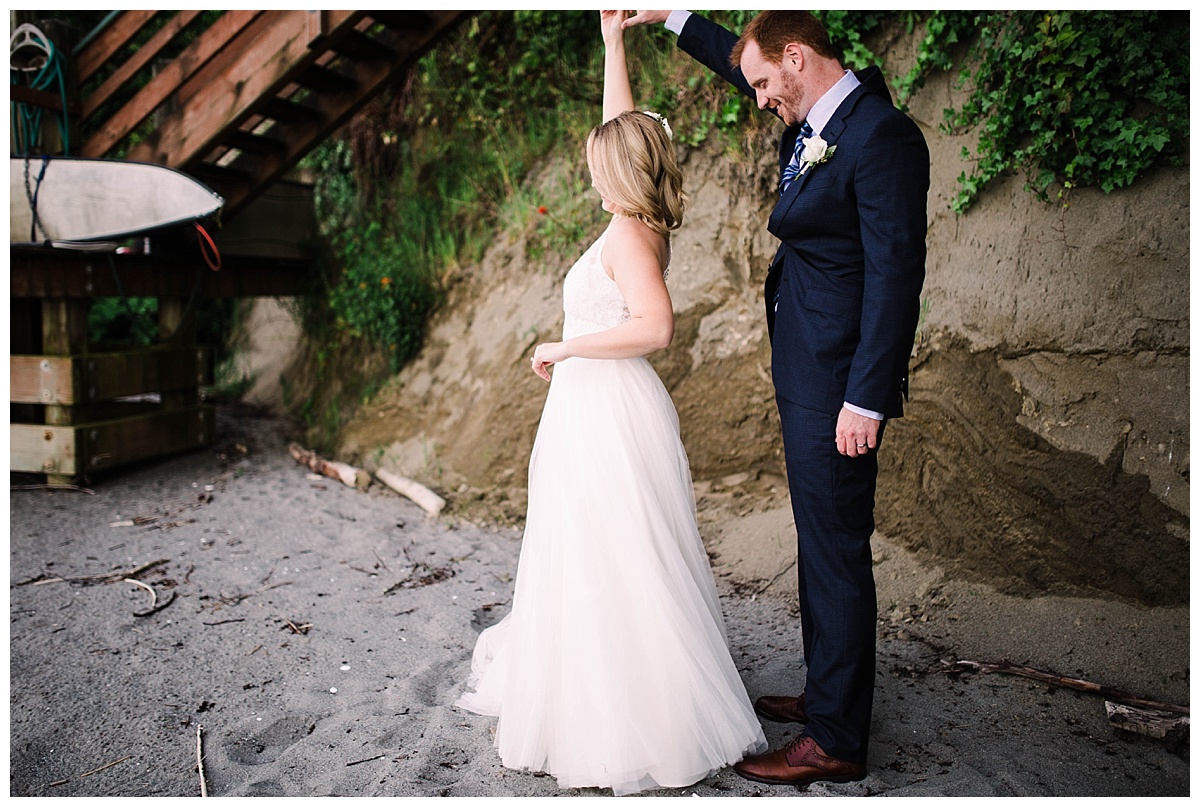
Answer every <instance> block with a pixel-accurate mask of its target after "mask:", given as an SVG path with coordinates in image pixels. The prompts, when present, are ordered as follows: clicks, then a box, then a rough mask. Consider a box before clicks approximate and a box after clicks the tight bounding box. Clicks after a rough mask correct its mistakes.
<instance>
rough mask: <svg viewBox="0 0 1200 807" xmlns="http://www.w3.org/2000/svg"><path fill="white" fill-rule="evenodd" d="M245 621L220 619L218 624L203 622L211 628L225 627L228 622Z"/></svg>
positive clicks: (243, 620) (240, 620)
mask: <svg viewBox="0 0 1200 807" xmlns="http://www.w3.org/2000/svg"><path fill="white" fill-rule="evenodd" d="M245 621H246V620H245V619H222V620H221V621H220V622H205V623H204V624H205V625H208V626H209V627H210V628H211V627H212V626H214V625H225V624H228V623H230V622H245Z"/></svg>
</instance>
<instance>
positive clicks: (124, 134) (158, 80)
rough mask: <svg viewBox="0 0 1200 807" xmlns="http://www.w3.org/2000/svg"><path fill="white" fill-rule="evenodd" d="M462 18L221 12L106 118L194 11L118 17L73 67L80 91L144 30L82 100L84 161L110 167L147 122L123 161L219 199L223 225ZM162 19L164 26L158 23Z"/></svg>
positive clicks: (193, 18) (191, 21)
mask: <svg viewBox="0 0 1200 807" xmlns="http://www.w3.org/2000/svg"><path fill="white" fill-rule="evenodd" d="M466 13H467V12H462V11H226V12H224V13H223V14H221V15H220V17H218V18H217V19H216V21H215V22H214V23H213V24H212V25H210V26H209V27H208V28H207V29H205V30H203V31H202V32H201V33H200V34H199V35H198V36H196V38H195V39H194V40H193V41H192V42H191V44H189V45H188V46H187V47H186V48H185V49H184V50H183V51H182V52H181V53H180V54H179V55H178V56H177V57H175V58H174V59H173V60H172V61H171V62H170V63H169V64H167V65H166V66H165V67H163V68H161V69H159V71H158V73H157V75H155V76H154V77H153V78H152V79H151V80H150V81H149V82H148V83H146V84H145V86H144V87H142V89H141V90H140V91H138V93H137V94H136V95H134V96H133V97H132V98H130V99H128V100H127V101H126V102H125V103H124V104H122V105H121V106H120V107H119V108H118V109H117V110H116V111H112V110H111V108H110V107H111V104H110V101H112V99H113V98H114V96H115V95H116V94H117V93H118V91H119V90H120V88H121V87H123V86H126V85H127V84H128V82H129V81H130V79H131V78H132V77H133V76H135V75H137V74H138V73H139V72H141V71H145V70H147V69H149V67H150V65H152V63H153V62H154V60H155V59H156V58H157V57H158V55H159V54H160V53H162V52H163V50H164V49H166V48H167V47H168V46H169V45H170V44H171V42H173V41H174V40H175V39H176V38H177V37H178V36H179V35H180V33H181V32H183V31H185V30H188V29H194V26H195V24H196V22H197V18H198V17H199V16H200V12H198V11H178V12H166V11H125V12H122V13H121V15H120V16H119V17H117V18H116V19H115V20H114V21H113V22H112V23H111V24H110V25H109V26H107V27H106V28H105V30H104V31H103V32H102V33H100V35H98V36H96V37H95V38H94V39H93V40H92V41H91V42H90V43H88V45H87V47H86V48H85V49H84V50H82V51H81V52H80V53H79V55H78V58H77V60H76V67H77V72H78V79H77V80H78V82H79V84H80V86H85V85H86V84H87V83H88V80H89V79H90V78H91V77H92V76H94V75H96V74H97V71H100V70H101V69H102V68H107V69H109V70H112V67H113V65H112V62H113V61H114V57H115V56H116V55H117V54H118V53H122V52H125V51H127V48H126V46H127V45H128V44H129V43H130V42H131V41H133V40H134V38H135V37H137V36H138V35H139V33H140V32H142V31H143V30H146V29H147V28H148V26H151V25H162V27H161V28H159V29H158V31H157V33H155V34H154V35H153V37H152V38H150V39H149V40H148V41H147V42H146V44H145V45H143V46H142V47H140V48H138V49H137V50H136V52H135V53H134V54H133V56H131V57H129V58H128V59H126V60H125V61H123V62H122V63H121V64H119V65H116V69H115V70H112V72H111V73H109V75H108V78H106V79H105V80H104V81H103V82H102V83H100V85H99V86H98V87H96V88H95V90H94V91H92V92H91V93H90V94H88V95H87V96H86V97H83V98H81V99H80V110H81V115H82V117H81V120H80V126H81V129H82V130H83V131H84V132H85V133H89V134H87V135H86V139H85V141H84V145H83V148H82V152H81V153H82V156H85V157H108V156H112V155H114V154H115V153H117V151H118V149H120V148H121V146H122V145H123V144H126V143H127V141H128V139H129V136H130V135H131V134H132V133H134V132H135V131H138V130H139V127H143V126H144V125H145V124H146V122H147V121H149V120H151V119H152V116H153V119H154V120H155V121H156V122H157V125H156V126H155V127H154V128H153V130H152V131H151V132H150V133H149V134H148V135H146V136H144V137H142V138H141V139H139V140H138V142H136V143H135V144H133V145H130V146H129V147H128V149H127V151H126V153H125V158H126V159H129V160H138V161H143V162H152V163H157V164H160V165H166V166H169V167H171V168H177V169H179V170H181V171H183V172H184V173H187V174H190V175H192V176H194V177H195V178H196V179H199V180H200V181H202V182H204V183H205V184H207V185H208V186H209V187H211V188H212V189H213V190H215V191H216V192H217V193H219V194H220V195H221V196H222V197H224V199H225V208H224V212H223V217H225V218H229V217H231V216H234V215H236V214H237V213H238V212H239V211H240V210H242V209H243V208H244V207H245V206H246V204H247V203H248V202H250V201H251V200H252V199H254V198H255V197H256V196H257V195H258V194H260V193H261V192H262V191H263V190H264V189H265V188H266V187H267V186H269V185H270V184H271V183H272V182H274V181H275V180H276V179H278V178H279V177H280V176H282V175H283V174H284V173H285V172H286V171H288V170H289V169H290V168H292V167H293V166H294V165H295V164H296V163H297V162H298V161H299V160H300V158H301V157H303V156H304V155H305V154H307V153H308V152H309V151H310V150H311V149H312V148H313V147H314V146H316V145H317V144H318V143H320V142H321V141H322V140H323V139H325V138H326V137H328V136H329V135H330V134H332V133H333V132H334V131H335V130H336V129H338V128H339V127H340V126H341V125H342V124H344V123H345V122H346V121H348V120H349V119H350V117H351V116H352V115H353V114H354V113H355V112H357V111H358V110H359V109H360V108H361V107H362V106H363V105H364V104H366V103H367V102H368V101H369V100H371V99H372V98H374V97H375V96H376V95H377V94H378V93H379V92H380V91H382V90H383V89H384V88H386V87H387V86H388V85H389V84H390V83H392V82H393V81H395V80H396V78H397V77H398V76H399V75H400V74H402V73H403V72H404V71H405V70H407V69H408V68H409V67H410V66H411V65H412V64H413V63H414V62H415V61H416V60H417V59H418V58H420V57H421V56H422V55H423V54H424V53H425V52H427V51H428V50H429V49H430V48H431V47H432V46H433V45H434V44H435V43H436V42H437V40H438V39H439V38H441V37H442V36H444V35H445V34H446V33H447V32H448V31H449V30H451V29H452V28H453V26H454V25H456V24H457V23H458V22H459V21H460V20H461V19H462V18H463V16H464V15H465V14H466ZM163 15H173V16H170V17H169V19H168V20H167V22H166V24H165V25H164V24H162V19H161V18H162V16H163Z"/></svg>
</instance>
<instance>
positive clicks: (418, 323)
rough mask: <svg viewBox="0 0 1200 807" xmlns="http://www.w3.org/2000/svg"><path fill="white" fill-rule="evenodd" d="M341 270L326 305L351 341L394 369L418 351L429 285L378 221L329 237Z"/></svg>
mask: <svg viewBox="0 0 1200 807" xmlns="http://www.w3.org/2000/svg"><path fill="white" fill-rule="evenodd" d="M333 246H334V250H335V254H336V255H337V257H338V258H339V259H340V265H341V267H342V271H341V274H340V276H339V278H338V281H337V284H336V285H335V286H334V287H333V288H332V289H331V290H330V293H329V303H330V308H331V309H332V311H333V313H334V315H335V317H336V318H337V323H338V325H339V326H341V327H342V328H343V329H345V330H347V331H348V332H349V333H350V335H351V336H354V337H358V338H362V339H365V340H367V341H368V342H371V343H373V344H374V345H375V346H376V347H377V348H378V349H380V350H382V351H385V352H386V354H387V356H388V358H389V359H390V361H391V365H392V370H393V371H396V370H399V369H400V367H401V366H402V365H403V364H404V362H406V361H407V360H408V359H410V358H411V357H413V356H414V355H416V353H417V351H418V350H420V348H421V341H422V335H423V330H424V325H425V315H426V312H427V311H429V310H430V309H431V308H432V307H433V304H434V302H435V299H436V295H435V292H434V284H433V283H432V282H430V280H429V279H428V278H425V277H423V276H422V273H421V272H420V271H414V268H413V264H412V261H413V259H414V258H417V259H418V260H419V259H420V258H421V256H414V255H413V254H411V250H407V249H405V242H403V241H401V240H399V239H397V238H394V237H389V236H387V235H385V234H384V233H383V232H382V228H381V227H380V225H379V224H378V223H377V222H374V223H372V224H370V225H368V226H367V227H366V229H365V230H362V231H359V232H344V233H340V234H338V235H336V236H334V238H333Z"/></svg>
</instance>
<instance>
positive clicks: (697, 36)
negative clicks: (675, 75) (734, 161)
mask: <svg viewBox="0 0 1200 807" xmlns="http://www.w3.org/2000/svg"><path fill="white" fill-rule="evenodd" d="M648 23H662V24H664V25H666V27H667V29H668V30H671V31H674V32H675V33H676V34H678V35H679V40H678V45H679V49H680V50H682V51H683V52H684V53H686V54H687V55H689V56H691V57H692V58H693V59H695V60H696V61H698V62H700V63H701V64H702V65H704V66H705V67H707V68H708V69H709V70H711V71H713V72H714V73H716V74H717V75H718V76H720V77H721V78H723V79H725V80H726V81H728V82H729V83H730V84H732V85H733V86H734V87H736V88H737V89H738V90H740V91H741V92H742V93H743V94H745V95H747V96H749V97H750V99H751V100H752V101H755V102H756V103H757V96H756V94H755V92H754V88H753V87H751V86H750V84H749V83H748V82H747V81H746V78H745V76H743V75H742V71H741V70H740V69H739V68H736V67H734V66H732V65H731V64H729V55H730V54H731V53H732V52H733V46H734V45H735V44H737V41H738V36H737V34H735V33H733V32H732V31H730V30H728V29H727V28H725V27H723V26H721V25H718V24H717V23H715V22H713V21H712V20H710V19H707V18H706V17H701V16H700V15H699V14H692V13H689V12H687V11H670V12H668V11H639V12H638V13H637V14H635V15H634V16H632V17H630V18H629V19H627V20H626V21H625V27H627V28H628V27H629V26H631V25H643V24H648Z"/></svg>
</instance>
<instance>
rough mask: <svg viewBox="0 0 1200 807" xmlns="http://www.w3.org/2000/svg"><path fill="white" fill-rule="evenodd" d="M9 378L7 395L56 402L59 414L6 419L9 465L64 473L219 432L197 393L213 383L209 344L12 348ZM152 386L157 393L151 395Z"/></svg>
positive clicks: (173, 448)
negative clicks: (52, 352) (72, 350)
mask: <svg viewBox="0 0 1200 807" xmlns="http://www.w3.org/2000/svg"><path fill="white" fill-rule="evenodd" d="M9 381H10V384H9V387H10V394H9V397H10V403H14V404H25V405H42V406H45V407H51V408H53V409H54V410H55V412H56V414H57V415H58V417H57V418H54V419H53V420H57V421H58V422H37V423H11V424H10V425H9V439H10V445H9V470H10V471H17V472H24V473H41V474H47V475H48V476H51V477H54V478H56V479H58V480H62V479H65V478H70V477H76V476H80V475H83V474H87V473H91V472H95V471H101V470H106V469H108V468H113V467H116V466H119V465H125V464H128V463H131V462H137V461H139V460H144V459H148V458H150V457H155V456H160V455H165V454H172V453H176V452H180V451H186V450H189V449H193V448H199V447H201V446H206V445H210V444H212V442H213V441H214V440H215V438H216V411H215V408H214V407H213V406H211V405H207V404H200V403H198V402H197V400H196V394H195V392H196V390H198V389H199V387H201V386H202V385H204V384H209V383H212V352H211V350H210V349H209V348H207V347H196V346H191V347H186V346H183V347H168V346H156V347H150V348H143V349H139V350H129V351H122V352H117V353H85V354H80V355H73V356H30V355H14V356H10V357H9ZM147 393H157V394H158V396H159V400H158V401H156V402H148V401H147V397H148V396H147V395H146V394H147ZM139 397H140V400H133V399H135V398H139ZM123 399H124V400H123ZM39 420H41V419H40V418H39Z"/></svg>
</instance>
